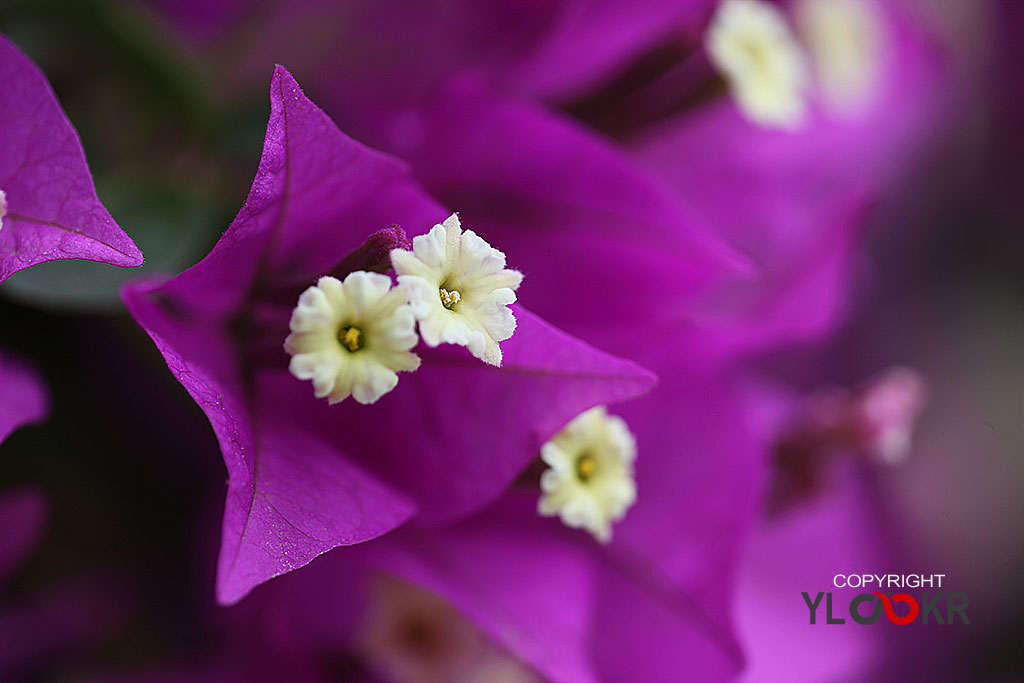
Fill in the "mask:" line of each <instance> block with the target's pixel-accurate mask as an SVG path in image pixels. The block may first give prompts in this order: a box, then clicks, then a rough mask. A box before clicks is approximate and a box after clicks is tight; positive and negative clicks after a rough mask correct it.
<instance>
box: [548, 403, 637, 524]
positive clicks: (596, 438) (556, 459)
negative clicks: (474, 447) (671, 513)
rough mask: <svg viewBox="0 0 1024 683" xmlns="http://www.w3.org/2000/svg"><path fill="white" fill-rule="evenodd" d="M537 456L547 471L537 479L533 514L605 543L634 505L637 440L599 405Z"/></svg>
mask: <svg viewBox="0 0 1024 683" xmlns="http://www.w3.org/2000/svg"><path fill="white" fill-rule="evenodd" d="M540 457H541V459H542V460H543V461H544V462H545V463H546V464H547V465H549V466H550V468H551V469H548V470H545V471H544V473H543V474H542V475H541V478H540V487H541V490H542V491H543V492H544V494H543V495H542V496H541V499H540V502H539V503H538V505H537V510H538V512H540V514H542V515H545V516H552V515H559V516H560V517H561V518H562V521H563V522H564V523H565V524H566V526H570V527H573V528H575V529H586V530H587V531H589V532H590V533H592V534H593V535H594V537H595V538H597V540H599V541H601V542H602V543H607V542H608V541H610V540H611V537H612V530H611V523H612V522H617V521H619V520H620V519H622V518H623V517H624V516H625V514H626V511H627V510H628V509H629V508H630V507H631V506H632V505H633V503H634V502H635V501H636V482H635V481H634V479H633V461H634V460H635V459H636V440H635V439H634V438H633V434H632V433H631V432H630V431H629V427H627V426H626V423H625V421H623V419H622V418H620V417H616V416H614V415H609V414H608V412H607V411H606V410H605V407H604V406H597V407H596V408H591V409H590V410H588V411H586V412H584V413H581V414H580V415H578V416H576V418H575V419H573V421H572V422H570V423H569V424H568V425H566V426H565V427H564V428H563V429H562V431H560V432H559V433H558V434H556V435H555V437H554V438H553V439H551V441H548V442H547V443H546V444H544V446H543V447H542V448H541V451H540Z"/></svg>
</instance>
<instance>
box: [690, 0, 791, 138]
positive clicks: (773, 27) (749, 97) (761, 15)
mask: <svg viewBox="0 0 1024 683" xmlns="http://www.w3.org/2000/svg"><path fill="white" fill-rule="evenodd" d="M705 45H706V47H707V51H708V56H709V58H710V59H711V62H712V64H714V65H715V67H716V68H718V69H719V70H720V71H721V72H722V74H723V75H724V76H725V78H726V80H727V81H728V82H729V87H730V89H731V90H732V93H733V96H734V97H735V98H736V102H737V104H738V105H739V108H740V110H741V111H742V112H743V114H744V115H745V116H746V117H747V118H749V119H750V120H752V121H753V122H754V123H757V124H760V125H762V126H765V127H770V128H784V129H789V130H793V129H796V128H798V127H799V126H800V124H801V123H803V120H804V117H805V116H806V114H807V89H808V85H809V80H810V79H809V68H808V65H807V57H806V55H805V54H804V52H803V50H802V49H801V47H800V45H799V43H798V42H797V40H796V38H795V37H794V36H793V33H792V31H791V30H790V28H789V24H788V23H787V22H786V17H785V16H784V15H783V14H782V11H781V10H779V9H778V7H776V6H775V5H773V4H771V3H769V2H764V1H763V0H725V2H723V3H722V4H721V5H720V6H719V8H718V11H717V12H716V14H715V16H714V18H713V19H712V20H711V26H710V27H709V28H708V32H707V35H706V37H705Z"/></svg>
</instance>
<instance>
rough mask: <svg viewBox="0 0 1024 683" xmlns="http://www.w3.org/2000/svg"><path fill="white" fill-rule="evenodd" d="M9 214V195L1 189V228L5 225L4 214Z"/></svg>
mask: <svg viewBox="0 0 1024 683" xmlns="http://www.w3.org/2000/svg"><path fill="white" fill-rule="evenodd" d="M6 215H7V195H6V194H4V191H3V190H0V229H3V227H4V216H6Z"/></svg>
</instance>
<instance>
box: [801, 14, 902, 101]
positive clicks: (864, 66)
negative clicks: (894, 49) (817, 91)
mask: <svg viewBox="0 0 1024 683" xmlns="http://www.w3.org/2000/svg"><path fill="white" fill-rule="evenodd" d="M795 12H796V24H797V27H798V28H799V30H800V35H801V37H802V38H803V40H804V42H805V43H806V44H807V46H808V48H809V49H810V52H811V56H812V58H813V61H814V68H815V72H816V73H817V76H818V84H819V86H820V88H821V93H822V95H823V96H824V99H825V104H827V105H828V106H829V107H830V108H831V109H832V110H833V111H834V112H836V113H838V114H844V115H845V114H856V113H859V112H860V111H861V110H862V109H863V108H864V107H865V106H866V105H868V104H870V103H871V101H872V99H873V97H874V96H875V95H877V93H878V86H879V82H880V77H881V75H882V59H883V56H884V53H885V49H886V43H887V40H886V36H885V26H884V22H883V20H882V18H881V17H880V16H879V10H878V7H877V6H876V5H875V4H874V2H871V0H801V2H799V3H798V4H797V5H796V7H795Z"/></svg>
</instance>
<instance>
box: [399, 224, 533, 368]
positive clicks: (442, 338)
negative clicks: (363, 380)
mask: <svg viewBox="0 0 1024 683" xmlns="http://www.w3.org/2000/svg"><path fill="white" fill-rule="evenodd" d="M391 265H392V266H393V267H394V269H395V272H396V273H397V274H398V283H399V285H401V286H402V287H404V288H406V289H407V290H408V292H409V302H410V303H411V304H412V309H413V312H414V313H415V315H416V319H417V320H418V321H419V324H420V335H421V336H422V337H423V341H425V342H426V343H427V344H428V345H430V346H437V345H438V344H442V343H443V344H458V345H460V346H465V347H467V348H468V349H469V351H470V353H472V354H473V355H474V356H476V357H477V358H480V359H481V360H483V361H484V362H485V363H490V364H491V365H501V347H500V346H498V342H500V341H505V340H506V339H508V338H509V337H511V336H512V333H513V332H515V329H516V319H515V317H514V316H513V315H512V311H511V310H510V309H509V307H508V306H509V304H511V303H514V302H515V300H516V294H515V290H516V289H517V288H518V287H519V284H520V283H521V282H522V281H523V274H522V273H520V272H518V271H515V270H508V269H507V268H505V255H504V254H503V253H501V252H500V251H498V250H497V249H495V248H494V247H492V246H491V245H489V244H488V243H487V242H485V241H484V240H483V239H482V238H481V237H480V236H479V235H477V234H476V233H475V232H473V231H472V230H466V231H465V232H463V230H462V226H461V225H460V224H459V216H458V214H452V215H451V216H449V217H448V218H447V219H446V220H445V221H444V223H441V224H440V225H435V226H434V227H433V228H431V230H430V232H428V233H427V234H426V235H420V236H418V237H415V238H413V241H412V251H411V252H410V251H406V250H404V249H394V250H393V251H392V252H391Z"/></svg>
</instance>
